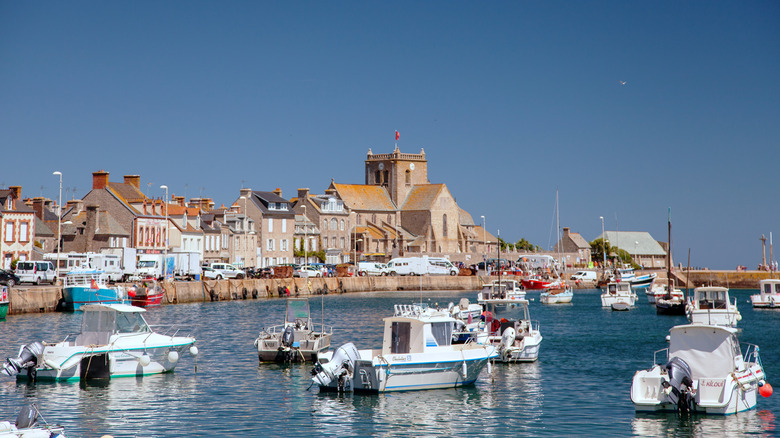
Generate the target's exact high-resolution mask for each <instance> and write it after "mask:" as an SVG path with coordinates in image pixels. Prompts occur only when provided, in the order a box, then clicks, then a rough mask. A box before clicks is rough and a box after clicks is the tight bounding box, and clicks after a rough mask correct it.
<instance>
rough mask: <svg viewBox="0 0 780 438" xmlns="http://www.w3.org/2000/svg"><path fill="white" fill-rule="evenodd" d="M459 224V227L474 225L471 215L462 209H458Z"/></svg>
mask: <svg viewBox="0 0 780 438" xmlns="http://www.w3.org/2000/svg"><path fill="white" fill-rule="evenodd" d="M460 224H461V225H475V224H474V219H472V217H471V215H470V214H469V212H468V211H466V210H464V209H462V208H461V209H460Z"/></svg>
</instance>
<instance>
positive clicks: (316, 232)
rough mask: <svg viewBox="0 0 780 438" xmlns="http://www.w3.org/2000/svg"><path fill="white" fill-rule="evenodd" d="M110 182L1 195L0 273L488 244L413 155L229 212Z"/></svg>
mask: <svg viewBox="0 0 780 438" xmlns="http://www.w3.org/2000/svg"><path fill="white" fill-rule="evenodd" d="M109 177H110V175H109V172H107V171H105V170H100V171H96V172H92V190H90V191H89V192H88V193H87V194H86V195H84V197H83V198H81V199H74V200H71V201H68V202H67V204H66V205H64V206H58V205H56V202H54V201H52V200H50V199H45V198H42V197H39V198H28V199H24V200H22V198H21V187H18V186H14V187H11V188H10V189H8V190H0V200H2V201H3V208H2V209H1V210H0V215H2V224H3V226H2V236H0V242H1V243H0V254H2V257H3V259H2V263H3V267H4V268H8V267H10V264H11V262H12V260H14V259H17V260H27V259H39V258H41V257H42V255H43V254H44V253H46V252H55V251H56V250H57V245H58V242H59V244H60V245H61V251H62V252H71V251H73V252H89V251H94V252H99V251H101V250H103V249H105V248H122V247H131V248H135V249H136V251H137V253H139V254H154V253H162V252H164V251H177V250H181V251H195V252H199V253H200V254H201V255H202V259H203V261H204V262H206V263H210V262H227V263H232V264H235V265H237V266H244V267H266V266H274V265H279V264H285V263H302V262H304V260H307V261H308V262H315V261H324V262H326V263H333V264H337V263H345V262H349V261H352V260H355V259H361V260H362V259H373V260H388V259H390V258H392V257H397V256H402V255H417V254H428V255H432V256H434V255H435V256H446V257H449V258H450V259H451V260H453V261H462V262H464V263H466V264H471V263H476V262H478V261H481V260H482V259H483V258H484V257H485V256H486V255H492V254H495V253H496V252H497V243H498V242H497V239H496V237H495V236H493V235H492V234H490V233H489V232H488V231H487V230H485V229H484V228H483V227H482V226H481V225H479V224H477V223H474V220H473V219H472V216H471V215H470V214H469V213H468V212H466V211H465V210H463V209H462V208H460V207H459V206H458V204H457V202H456V200H455V197H454V196H453V195H452V194H451V193H450V191H449V189H448V188H447V186H446V184H441V183H440V184H431V183H430V181H428V162H427V159H426V157H425V151H424V150H421V151H420V153H419V154H408V153H401V152H400V150H399V149H398V147H397V146H396V148H395V150H394V151H393V152H392V153H390V154H374V153H372V151H371V150H370V149H369V150H368V154H367V155H366V160H365V181H364V184H342V183H337V182H336V181H335V180H331V182H330V184H329V185H328V186H327V188H325V190H324V191H323V192H321V193H312V192H311V191H310V190H309V189H308V188H300V189H298V191H297V193H296V196H295V197H292V198H290V199H287V198H284V197H283V194H282V191H281V190H280V189H275V190H271V191H260V190H253V189H251V188H241V189H240V190H239V193H238V196H237V197H236V198H235V200H234V201H233V202H231V203H230V205H229V206H225V205H224V204H221V205H220V206H219V207H217V206H216V204H215V202H214V201H213V200H212V199H211V198H205V197H202V198H191V199H189V200H186V199H185V198H184V197H183V196H178V195H176V194H171V195H170V197H168V196H166V198H168V199H160V198H157V199H155V198H149V197H147V196H146V195H144V193H143V192H142V191H141V189H140V187H141V176H140V175H124V176H123V178H122V181H121V182H119V181H111V180H110V178H109ZM60 218H61V222H58V221H59V220H60ZM58 229H61V234H60V235H58V231H57V230H58ZM648 236H649V234H648ZM610 240H612V239H610ZM650 240H652V238H650ZM653 242H655V241H654V240H653ZM656 244H657V242H656ZM559 248H560V249H561V250H562V251H563V252H564V254H565V255H564V259H566V260H569V262H567V264H570V265H576V266H581V265H582V264H586V263H587V262H589V261H590V245H589V244H588V243H587V241H586V240H585V239H583V238H582V237H581V236H579V234H577V233H570V232H569V230H568V228H564V237H563V238H562V239H561V241H560V242H559V243H558V244H557V245H556V248H555V249H554V250H553V252H557V251H558V249H559ZM626 249H627V250H630V248H626ZM643 249H646V248H643ZM629 252H630V251H629Z"/></svg>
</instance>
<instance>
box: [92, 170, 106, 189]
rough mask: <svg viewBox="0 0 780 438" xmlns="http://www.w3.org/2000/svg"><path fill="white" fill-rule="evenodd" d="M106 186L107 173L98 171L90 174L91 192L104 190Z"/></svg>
mask: <svg viewBox="0 0 780 438" xmlns="http://www.w3.org/2000/svg"><path fill="white" fill-rule="evenodd" d="M107 185H108V172H106V171H105V170H99V171H97V172H92V190H99V189H105V188H106V186H107Z"/></svg>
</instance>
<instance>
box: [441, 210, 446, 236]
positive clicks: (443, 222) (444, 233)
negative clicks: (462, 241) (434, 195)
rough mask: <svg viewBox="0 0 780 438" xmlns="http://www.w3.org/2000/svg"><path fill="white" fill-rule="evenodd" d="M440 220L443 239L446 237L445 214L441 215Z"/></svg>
mask: <svg viewBox="0 0 780 438" xmlns="http://www.w3.org/2000/svg"><path fill="white" fill-rule="evenodd" d="M441 220H442V225H441V227H442V234H443V235H444V237H447V215H446V214H445V215H443V216H442V219H441Z"/></svg>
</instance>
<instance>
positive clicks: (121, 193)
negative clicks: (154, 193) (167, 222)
mask: <svg viewBox="0 0 780 438" xmlns="http://www.w3.org/2000/svg"><path fill="white" fill-rule="evenodd" d="M106 189H109V190H111V191H112V192H114V194H115V195H117V196H118V197H120V198H121V199H122V200H123V201H125V202H127V203H130V202H143V200H144V199H146V195H144V193H143V192H142V191H141V190H139V189H138V188H137V187H136V186H134V185H132V184H127V183H120V182H110V181H109V182H108V184H107V185H106Z"/></svg>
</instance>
